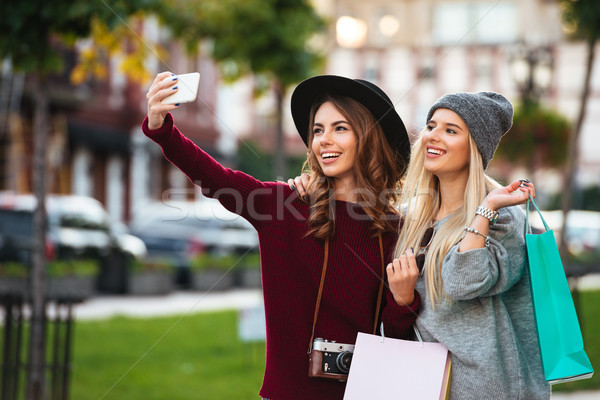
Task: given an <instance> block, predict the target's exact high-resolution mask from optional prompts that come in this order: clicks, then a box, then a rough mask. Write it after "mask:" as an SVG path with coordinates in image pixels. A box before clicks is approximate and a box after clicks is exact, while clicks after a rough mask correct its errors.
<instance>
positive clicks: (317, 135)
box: [311, 102, 357, 185]
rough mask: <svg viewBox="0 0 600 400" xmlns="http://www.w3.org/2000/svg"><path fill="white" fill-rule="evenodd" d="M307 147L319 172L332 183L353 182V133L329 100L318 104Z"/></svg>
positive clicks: (355, 143) (354, 142) (354, 157)
mask: <svg viewBox="0 0 600 400" xmlns="http://www.w3.org/2000/svg"><path fill="white" fill-rule="evenodd" d="M312 129H313V140H312V143H311V149H312V152H313V153H314V156H315V157H316V158H317V161H318V162H319V165H320V166H321V169H322V170H323V174H324V175H326V176H328V177H331V178H334V179H335V182H336V184H340V183H341V182H344V183H345V184H350V185H354V182H355V177H354V172H353V168H354V163H355V160H356V151H357V150H356V149H357V137H356V133H355V132H354V130H353V129H352V127H351V126H350V124H349V123H348V121H347V120H346V118H345V117H344V116H343V115H342V114H341V113H340V111H339V110H338V109H337V108H336V107H335V105H334V104H333V103H331V102H326V103H323V105H321V107H319V109H318V111H317V112H316V114H315V118H314V124H313V127H312Z"/></svg>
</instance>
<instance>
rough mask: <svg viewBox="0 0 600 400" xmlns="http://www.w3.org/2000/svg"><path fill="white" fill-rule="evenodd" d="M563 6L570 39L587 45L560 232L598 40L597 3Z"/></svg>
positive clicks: (577, 0)
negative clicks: (581, 41)
mask: <svg viewBox="0 0 600 400" xmlns="http://www.w3.org/2000/svg"><path fill="white" fill-rule="evenodd" d="M561 5H562V6H563V22H564V24H565V27H566V28H567V30H568V31H569V32H571V37H572V38H573V39H578V40H583V41H584V42H585V43H586V48H587V58H586V63H585V76H584V81H583V90H582V92H581V100H580V103H579V113H578V115H577V120H576V122H575V129H574V131H573V133H572V135H571V136H570V138H569V144H568V158H567V169H566V173H565V185H564V187H565V189H566V190H565V191H564V195H563V200H562V210H563V215H564V218H563V225H562V229H561V231H562V232H563V233H564V232H565V229H566V223H567V216H568V213H569V211H570V209H571V207H572V205H571V203H572V196H573V191H574V190H575V179H574V177H575V170H576V166H577V161H578V145H579V137H580V135H581V128H582V126H583V121H584V120H585V116H586V109H587V103H588V98H589V93H590V82H591V76H592V67H593V65H594V61H595V57H596V55H595V48H596V43H597V42H598V39H599V38H600V2H598V1H596V0H561ZM559 249H560V253H561V255H562V256H563V258H564V256H565V255H566V254H567V243H566V241H565V235H564V234H563V235H561V238H560V245H559Z"/></svg>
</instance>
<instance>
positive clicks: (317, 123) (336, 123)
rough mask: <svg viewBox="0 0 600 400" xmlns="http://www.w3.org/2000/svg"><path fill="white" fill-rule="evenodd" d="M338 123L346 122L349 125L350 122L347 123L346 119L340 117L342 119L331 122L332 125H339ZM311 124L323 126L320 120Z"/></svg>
mask: <svg viewBox="0 0 600 400" xmlns="http://www.w3.org/2000/svg"><path fill="white" fill-rule="evenodd" d="M340 124H348V125H349V124H350V123H349V122H348V121H346V120H343V119H342V120H339V121H335V122H334V123H332V124H331V125H333V126H337V125H340ZM313 126H319V127H322V126H323V124H322V123H320V122H315V123H314V125H313Z"/></svg>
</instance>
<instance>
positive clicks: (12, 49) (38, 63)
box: [0, 0, 158, 74]
mask: <svg viewBox="0 0 600 400" xmlns="http://www.w3.org/2000/svg"><path fill="white" fill-rule="evenodd" d="M157 3H158V0H117V1H106V2H104V1H88V0H54V1H44V0H24V1H17V2H9V1H3V2H1V3H0V12H1V15H3V18H2V20H1V22H0V28H1V31H2V36H1V37H0V59H4V58H9V59H10V60H11V61H12V65H13V67H14V68H15V69H17V70H21V71H25V72H36V73H42V74H44V73H48V72H57V71H61V70H62V68H63V60H62V59H61V56H60V54H59V52H58V51H57V49H56V46H54V44H56V42H57V41H63V42H66V43H68V44H73V43H74V42H75V41H76V40H77V39H80V38H86V37H88V36H89V35H90V34H91V33H92V28H93V23H92V21H100V22H101V23H102V24H104V25H106V26H107V27H108V29H109V30H113V29H115V28H116V27H119V26H123V25H126V23H127V21H128V18H129V16H131V15H134V14H135V13H136V12H138V11H141V10H153V9H156V7H157Z"/></svg>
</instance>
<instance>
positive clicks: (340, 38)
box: [335, 16, 367, 49]
mask: <svg viewBox="0 0 600 400" xmlns="http://www.w3.org/2000/svg"><path fill="white" fill-rule="evenodd" d="M335 30H336V38H337V42H338V44H339V45H340V46H342V47H349V48H352V49H357V48H359V47H362V46H364V44H365V42H366V40H367V24H366V23H365V22H364V21H363V20H361V19H358V18H353V17H349V16H343V17H340V18H338V20H337V23H336V24H335Z"/></svg>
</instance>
